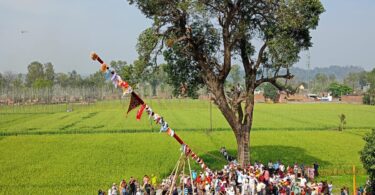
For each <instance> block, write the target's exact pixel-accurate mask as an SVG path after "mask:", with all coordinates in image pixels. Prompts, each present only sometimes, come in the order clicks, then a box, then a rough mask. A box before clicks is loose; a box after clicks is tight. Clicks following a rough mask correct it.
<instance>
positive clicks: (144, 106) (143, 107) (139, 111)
mask: <svg viewBox="0 0 375 195" xmlns="http://www.w3.org/2000/svg"><path fill="white" fill-rule="evenodd" d="M145 108H146V105H145V104H142V106H141V107H140V108H139V110H138V112H137V120H141V117H142V114H143V111H144V110H145Z"/></svg>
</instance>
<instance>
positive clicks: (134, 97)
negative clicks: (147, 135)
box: [91, 52, 208, 169]
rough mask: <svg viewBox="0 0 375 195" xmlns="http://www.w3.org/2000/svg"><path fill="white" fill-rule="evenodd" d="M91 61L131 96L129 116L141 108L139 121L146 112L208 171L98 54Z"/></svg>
mask: <svg viewBox="0 0 375 195" xmlns="http://www.w3.org/2000/svg"><path fill="white" fill-rule="evenodd" d="M91 59H92V60H94V61H98V62H99V63H100V64H101V66H100V71H101V72H102V73H103V74H104V77H105V79H106V80H110V81H111V82H112V83H113V85H114V86H115V88H121V89H122V91H123V96H125V95H127V94H130V95H131V96H130V103H129V108H128V111H127V114H129V112H130V111H132V110H134V109H136V108H137V107H139V106H140V108H139V109H138V111H137V115H136V119H137V120H140V119H141V117H142V114H143V112H145V111H146V113H147V115H148V117H149V119H152V120H154V121H155V122H156V124H159V125H160V132H166V133H167V134H168V135H169V136H171V137H173V138H175V140H176V141H178V142H179V143H180V144H181V150H182V152H183V153H184V154H185V155H186V156H191V158H192V159H193V160H195V161H196V162H197V163H198V164H199V165H200V166H201V168H202V169H208V168H207V166H206V164H205V163H204V161H203V159H201V158H199V157H198V155H196V154H195V153H194V152H193V151H192V150H191V148H190V147H189V146H188V145H187V144H185V142H184V141H182V139H181V138H180V137H179V136H178V135H177V134H176V133H175V132H174V131H173V130H172V129H171V128H170V127H169V126H168V123H167V122H166V121H165V120H164V118H163V117H162V116H161V115H159V114H157V113H155V112H153V110H152V108H151V107H150V106H149V105H147V104H146V103H145V102H144V101H143V100H142V99H141V98H140V97H139V96H138V95H137V94H136V93H135V92H134V91H133V89H132V87H131V86H130V85H129V84H128V83H127V82H126V81H123V80H122V79H121V77H120V75H118V74H117V73H116V72H115V71H114V70H111V69H110V67H109V66H108V65H107V64H106V63H104V62H103V60H102V59H100V57H99V56H98V54H96V53H94V52H93V53H91Z"/></svg>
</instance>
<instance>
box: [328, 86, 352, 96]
mask: <svg viewBox="0 0 375 195" xmlns="http://www.w3.org/2000/svg"><path fill="white" fill-rule="evenodd" d="M328 90H329V91H330V92H331V93H332V96H333V97H341V96H342V95H348V94H350V93H351V92H353V89H352V88H350V87H349V86H347V85H344V84H339V83H336V82H334V83H331V84H330V85H329V87H328Z"/></svg>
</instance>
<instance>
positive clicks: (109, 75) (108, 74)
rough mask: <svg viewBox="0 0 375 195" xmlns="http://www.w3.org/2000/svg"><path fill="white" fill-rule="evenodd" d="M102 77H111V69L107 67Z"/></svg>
mask: <svg viewBox="0 0 375 195" xmlns="http://www.w3.org/2000/svg"><path fill="white" fill-rule="evenodd" d="M104 78H105V80H110V79H111V71H109V69H107V71H106V72H105V74H104Z"/></svg>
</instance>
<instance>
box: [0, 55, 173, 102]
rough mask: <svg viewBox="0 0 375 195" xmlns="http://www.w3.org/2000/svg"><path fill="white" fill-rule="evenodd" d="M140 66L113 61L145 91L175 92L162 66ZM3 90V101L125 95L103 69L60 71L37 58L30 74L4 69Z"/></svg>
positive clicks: (0, 88)
mask: <svg viewBox="0 0 375 195" xmlns="http://www.w3.org/2000/svg"><path fill="white" fill-rule="evenodd" d="M139 66H140V65H133V64H127V63H126V62H124V61H112V62H111V67H113V69H114V70H115V71H116V72H118V74H120V75H121V77H123V78H124V80H127V81H129V82H130V83H132V84H134V86H135V88H137V91H138V92H139V93H141V95H143V96H156V95H158V94H157V93H158V92H159V93H162V95H163V96H170V95H171V93H168V91H170V89H169V86H168V85H167V84H166V82H165V74H164V73H163V71H162V70H158V71H152V72H150V71H149V72H148V73H146V71H145V70H141V69H140V68H139ZM137 68H138V70H137ZM137 71H138V72H137ZM146 76H147V77H146ZM0 93H1V94H0V104H22V103H30V104H34V103H39V104H40V103H46V104H50V103H66V102H92V101H96V100H103V99H117V98H120V97H121V92H120V91H119V90H117V89H115V87H114V86H113V84H112V83H111V82H110V81H106V79H105V77H104V75H103V74H102V73H101V72H99V71H97V72H95V73H93V74H91V75H89V76H82V75H81V74H79V73H78V72H77V71H75V70H73V71H71V72H68V73H56V72H55V70H54V66H53V64H52V63H45V64H42V63H40V62H37V61H34V62H32V63H30V64H29V65H28V67H27V73H26V74H20V73H13V72H4V73H0Z"/></svg>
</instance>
